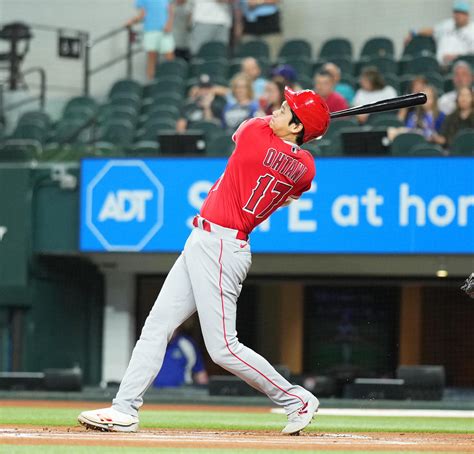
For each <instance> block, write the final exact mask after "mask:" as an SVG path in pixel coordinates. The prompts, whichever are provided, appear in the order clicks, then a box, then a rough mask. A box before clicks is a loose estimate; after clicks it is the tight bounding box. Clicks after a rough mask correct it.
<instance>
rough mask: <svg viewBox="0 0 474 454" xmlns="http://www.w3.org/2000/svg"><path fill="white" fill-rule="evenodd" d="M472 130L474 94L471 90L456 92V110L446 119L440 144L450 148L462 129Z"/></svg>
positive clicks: (461, 89)
mask: <svg viewBox="0 0 474 454" xmlns="http://www.w3.org/2000/svg"><path fill="white" fill-rule="evenodd" d="M468 128H471V129H474V93H473V91H472V89H471V88H469V87H463V88H460V89H459V90H458V93H457V97H456V110H455V111H454V112H453V113H452V114H450V115H448V116H447V117H446V120H445V121H444V123H443V127H442V128H441V134H440V141H439V142H438V143H440V144H441V145H443V146H445V147H446V148H450V147H451V145H452V143H453V139H454V137H455V136H456V134H457V133H458V132H459V131H461V130H462V129H468Z"/></svg>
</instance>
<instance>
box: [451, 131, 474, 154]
mask: <svg viewBox="0 0 474 454" xmlns="http://www.w3.org/2000/svg"><path fill="white" fill-rule="evenodd" d="M450 151H451V154H452V155H460V156H474V129H463V130H461V131H459V132H458V133H457V134H456V136H455V137H454V140H453V143H452V145H451V150H450Z"/></svg>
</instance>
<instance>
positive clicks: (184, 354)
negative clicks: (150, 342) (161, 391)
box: [153, 329, 209, 388]
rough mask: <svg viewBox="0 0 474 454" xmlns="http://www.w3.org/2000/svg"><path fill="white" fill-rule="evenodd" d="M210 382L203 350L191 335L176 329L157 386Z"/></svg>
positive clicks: (167, 349) (154, 384)
mask: <svg viewBox="0 0 474 454" xmlns="http://www.w3.org/2000/svg"><path fill="white" fill-rule="evenodd" d="M208 382H209V378H208V376H207V372H206V369H205V367H204V361H203V358H202V354H201V351H200V350H199V347H198V346H197V344H196V342H195V341H194V340H193V339H192V337H191V336H188V335H186V334H184V333H181V332H180V331H179V329H178V330H176V331H175V332H174V333H173V337H172V338H171V340H170V342H169V344H168V347H167V348H166V353H165V357H164V359H163V365H162V366H161V369H160V373H159V374H158V375H157V377H156V378H155V381H154V382H153V386H154V387H155V388H167V387H178V386H183V385H192V384H193V383H194V384H197V385H206V384H207V383H208Z"/></svg>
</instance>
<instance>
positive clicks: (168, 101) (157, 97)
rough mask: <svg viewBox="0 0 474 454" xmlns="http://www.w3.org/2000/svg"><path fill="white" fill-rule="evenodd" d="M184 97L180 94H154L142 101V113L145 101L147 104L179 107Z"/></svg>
mask: <svg viewBox="0 0 474 454" xmlns="http://www.w3.org/2000/svg"><path fill="white" fill-rule="evenodd" d="M183 99H184V96H183V95H182V94H181V93H176V92H171V93H155V94H154V96H153V97H151V98H148V99H147V100H143V104H142V111H143V110H144V108H145V101H146V102H147V103H153V104H161V105H165V106H175V107H180V106H181V104H182V102H183Z"/></svg>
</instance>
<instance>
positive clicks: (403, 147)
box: [390, 132, 427, 156]
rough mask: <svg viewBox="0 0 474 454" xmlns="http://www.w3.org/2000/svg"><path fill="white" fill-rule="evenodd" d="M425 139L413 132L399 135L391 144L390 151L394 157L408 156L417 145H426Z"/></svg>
mask: <svg viewBox="0 0 474 454" xmlns="http://www.w3.org/2000/svg"><path fill="white" fill-rule="evenodd" d="M426 143H427V142H426V140H425V138H424V137H423V136H422V135H421V134H417V133H415V132H406V133H403V134H399V135H398V136H397V137H395V139H394V140H393V142H392V145H391V147H390V150H391V152H392V155H394V156H408V155H409V154H410V150H411V149H412V148H413V147H414V146H415V145H419V144H426Z"/></svg>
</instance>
